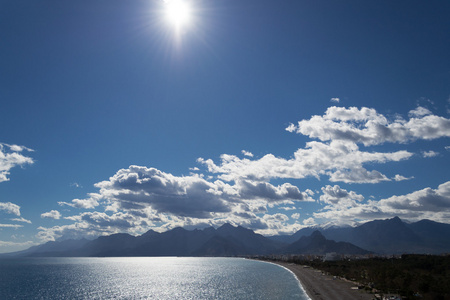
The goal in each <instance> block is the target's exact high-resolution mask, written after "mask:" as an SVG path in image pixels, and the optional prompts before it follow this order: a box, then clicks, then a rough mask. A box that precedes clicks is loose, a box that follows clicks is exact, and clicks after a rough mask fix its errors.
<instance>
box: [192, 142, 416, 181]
mask: <svg viewBox="0 0 450 300" xmlns="http://www.w3.org/2000/svg"><path fill="white" fill-rule="evenodd" d="M412 155H413V154H412V153H410V152H407V151H397V152H392V153H380V152H363V151H360V150H359V148H358V146H357V145H356V144H354V143H350V142H346V141H332V142H330V143H321V142H309V143H307V144H306V147H305V148H303V149H298V150H297V151H296V152H295V153H294V157H293V158H291V159H284V158H279V157H275V156H274V155H272V154H267V155H265V156H263V157H262V158H260V159H258V160H250V159H247V158H244V159H240V158H239V157H237V156H234V155H228V154H223V155H221V164H220V165H217V164H215V163H214V162H213V161H212V160H211V159H207V160H205V159H202V158H199V159H198V162H199V163H202V164H204V165H206V166H207V168H208V171H209V172H211V173H219V174H220V175H219V178H220V179H222V180H225V181H232V180H235V181H236V180H239V179H240V178H244V179H249V180H258V181H267V180H270V179H271V178H295V179H302V178H305V177H311V176H312V177H316V178H319V177H320V176H322V175H326V176H329V178H330V180H331V181H343V182H348V183H351V182H352V183H377V182H380V181H387V180H389V179H388V178H387V177H386V176H385V175H383V174H381V173H380V172H378V171H376V170H372V171H369V170H366V169H365V168H364V167H363V165H364V164H366V163H386V162H389V161H401V160H405V159H408V158H410V157H411V156H412Z"/></svg>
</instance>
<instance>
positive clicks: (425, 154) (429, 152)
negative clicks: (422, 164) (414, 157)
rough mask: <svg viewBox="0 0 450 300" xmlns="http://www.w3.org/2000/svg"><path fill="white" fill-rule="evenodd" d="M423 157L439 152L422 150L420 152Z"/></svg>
mask: <svg viewBox="0 0 450 300" xmlns="http://www.w3.org/2000/svg"><path fill="white" fill-rule="evenodd" d="M422 155H423V157H435V156H438V155H439V152H436V151H433V150H430V151H423V152H422Z"/></svg>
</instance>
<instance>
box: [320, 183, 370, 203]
mask: <svg viewBox="0 0 450 300" xmlns="http://www.w3.org/2000/svg"><path fill="white" fill-rule="evenodd" d="M322 193H323V194H322V195H321V196H320V201H322V202H324V203H327V204H332V205H337V204H342V203H345V204H346V205H348V204H351V205H353V204H354V203H356V202H361V201H363V200H364V197H363V196H362V195H359V194H357V193H355V192H353V191H350V192H349V191H347V190H345V189H343V188H341V187H340V186H338V185H335V186H331V185H327V186H325V187H323V188H322Z"/></svg>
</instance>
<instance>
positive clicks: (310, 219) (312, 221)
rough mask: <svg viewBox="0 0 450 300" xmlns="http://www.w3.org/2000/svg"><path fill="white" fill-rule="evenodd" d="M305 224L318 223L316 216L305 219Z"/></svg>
mask: <svg viewBox="0 0 450 300" xmlns="http://www.w3.org/2000/svg"><path fill="white" fill-rule="evenodd" d="M303 224H304V225H306V226H313V225H316V221H315V220H314V218H312V217H311V218H308V219H305V220H303Z"/></svg>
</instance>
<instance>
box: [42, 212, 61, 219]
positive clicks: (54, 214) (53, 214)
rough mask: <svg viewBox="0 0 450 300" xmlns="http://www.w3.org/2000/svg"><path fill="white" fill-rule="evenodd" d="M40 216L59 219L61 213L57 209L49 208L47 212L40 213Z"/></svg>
mask: <svg viewBox="0 0 450 300" xmlns="http://www.w3.org/2000/svg"><path fill="white" fill-rule="evenodd" d="M41 218H47V219H55V220H59V219H60V218H61V213H60V212H59V211H57V210H51V211H49V212H46V213H43V214H41Z"/></svg>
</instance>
